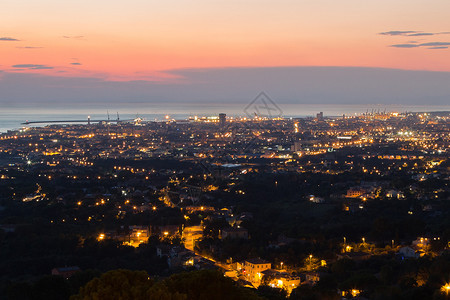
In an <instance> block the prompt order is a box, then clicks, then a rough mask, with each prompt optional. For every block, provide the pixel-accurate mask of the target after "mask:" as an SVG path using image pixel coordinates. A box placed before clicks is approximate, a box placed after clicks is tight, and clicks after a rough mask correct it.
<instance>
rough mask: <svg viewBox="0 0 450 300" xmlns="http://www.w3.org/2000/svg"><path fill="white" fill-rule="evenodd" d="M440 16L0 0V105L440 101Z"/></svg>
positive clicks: (416, 11) (432, 8) (432, 3)
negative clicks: (270, 97)
mask: <svg viewBox="0 0 450 300" xmlns="http://www.w3.org/2000/svg"><path fill="white" fill-rule="evenodd" d="M449 12H450V1H448V0H428V1H424V0H423V1H419V0H409V1H403V0H396V1H392V0H389V1H388V0H377V1H370V0H368V1H361V0H343V1H335V0H314V1H311V0H308V1H306V0H295V1H294V0H278V1H273V0H272V1H268V0H195V1H192V0H191V1H187V0H178V1H174V0H167V1H153V0H127V1H119V0H108V1H106V0H96V1H91V0H66V1H60V0H39V1H37V0H2V1H1V4H0V88H1V91H0V105H3V106H8V105H13V104H14V105H15V104H18V103H19V104H20V103H34V104H39V103H42V104H45V103H54V102H58V101H59V102H62V103H73V102H74V101H75V102H76V101H98V102H100V103H103V102H108V101H112V102H117V101H138V102H139V101H148V102H155V103H156V102H164V101H171V102H177V101H211V102H218V101H224V99H225V100H226V99H232V101H239V100H238V99H248V97H251V96H250V95H256V94H257V93H258V92H259V91H261V90H265V91H267V92H268V93H273V94H275V95H276V97H278V98H279V99H280V101H282V102H283V101H285V102H290V103H296V102H299V103H318V102H320V103H369V102H370V101H373V102H374V103H392V101H394V102H399V103H412V104H414V103H415V104H417V103H420V101H422V102H423V101H424V100H425V99H424V98H421V99H418V95H420V96H421V97H422V96H423V97H427V99H429V100H427V101H428V102H427V103H430V104H436V105H442V104H446V102H447V101H448V99H450V91H449V88H448V87H447V85H448V84H446V80H448V78H449V74H450V18H449V16H450V13H449ZM313 69H314V73H313V76H311V78H308V76H307V74H306V75H305V74H304V73H305V72H306V71H310V72H312V70H313ZM356 69H358V70H356ZM393 69H394V70H393ZM355 72H356V73H355ZM358 72H359V73H358ZM380 72H381V73H383V76H380V74H381V73H380ZM199 74H203V76H200V75H199ZM355 74H359V75H358V76H362V78H361V79H360V80H362V81H363V82H362V83H361V84H362V86H363V87H365V88H362V87H361V86H352V83H353V82H354V80H355V76H356V75H355ZM406 74H409V75H406ZM249 76H251V78H250V77H249ZM305 76H306V77H305ZM358 76H357V77H356V78H358ZM385 76H387V77H385ZM258 78H259V79H261V80H259V81H257V79H258ZM264 78H266V79H267V78H270V79H271V80H263V79H264ZM305 78H308V79H307V80H306V81H307V82H309V85H304V84H303V83H304V82H305ZM411 78H414V81H413V82H415V83H416V84H410V83H411V82H408V80H411ZM219 79H220V80H219ZM200 80H201V82H199V81H200ZM436 80H437V81H436ZM300 81H302V82H300ZM287 82H288V83H289V84H287ZM245 83H248V84H245ZM258 83H259V84H258ZM393 83H395V84H396V87H393ZM350 86H352V87H351V88H350ZM211 87H215V91H211ZM302 87H303V88H302ZM400 88H407V90H401V89H400ZM420 89H421V90H420ZM111 91H116V92H115V93H114V92H111ZM389 92H390V93H389ZM74 93H78V96H75V94H74ZM233 99H234V100H233ZM46 101H47V102H46ZM52 101H53V102H52ZM230 101H231V100H230ZM408 101H410V102H408Z"/></svg>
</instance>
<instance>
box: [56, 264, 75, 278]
mask: <svg viewBox="0 0 450 300" xmlns="http://www.w3.org/2000/svg"><path fill="white" fill-rule="evenodd" d="M79 271H81V270H80V268H79V267H77V266H73V267H64V268H53V269H52V275H56V276H61V277H63V278H65V279H68V278H70V277H72V275H73V274H75V273H76V272H79Z"/></svg>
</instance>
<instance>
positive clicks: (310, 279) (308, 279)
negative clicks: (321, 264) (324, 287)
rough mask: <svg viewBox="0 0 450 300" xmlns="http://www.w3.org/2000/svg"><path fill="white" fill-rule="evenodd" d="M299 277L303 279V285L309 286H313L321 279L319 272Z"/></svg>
mask: <svg viewBox="0 0 450 300" xmlns="http://www.w3.org/2000/svg"><path fill="white" fill-rule="evenodd" d="M300 275H301V276H302V277H303V278H304V281H305V283H306V284H309V285H315V284H316V283H318V282H319V281H320V277H321V273H319V272H305V273H302V274H300Z"/></svg>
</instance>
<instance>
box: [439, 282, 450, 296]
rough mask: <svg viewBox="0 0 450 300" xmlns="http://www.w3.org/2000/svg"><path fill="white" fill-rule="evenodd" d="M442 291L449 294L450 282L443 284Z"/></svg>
mask: <svg viewBox="0 0 450 300" xmlns="http://www.w3.org/2000/svg"><path fill="white" fill-rule="evenodd" d="M441 291H442V292H444V293H445V295H447V296H448V294H449V293H450V283H446V284H445V285H444V286H442V288H441Z"/></svg>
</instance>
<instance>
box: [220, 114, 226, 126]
mask: <svg viewBox="0 0 450 300" xmlns="http://www.w3.org/2000/svg"><path fill="white" fill-rule="evenodd" d="M226 122H227V115H226V114H224V113H221V114H219V126H220V128H224V127H225V123H226Z"/></svg>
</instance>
